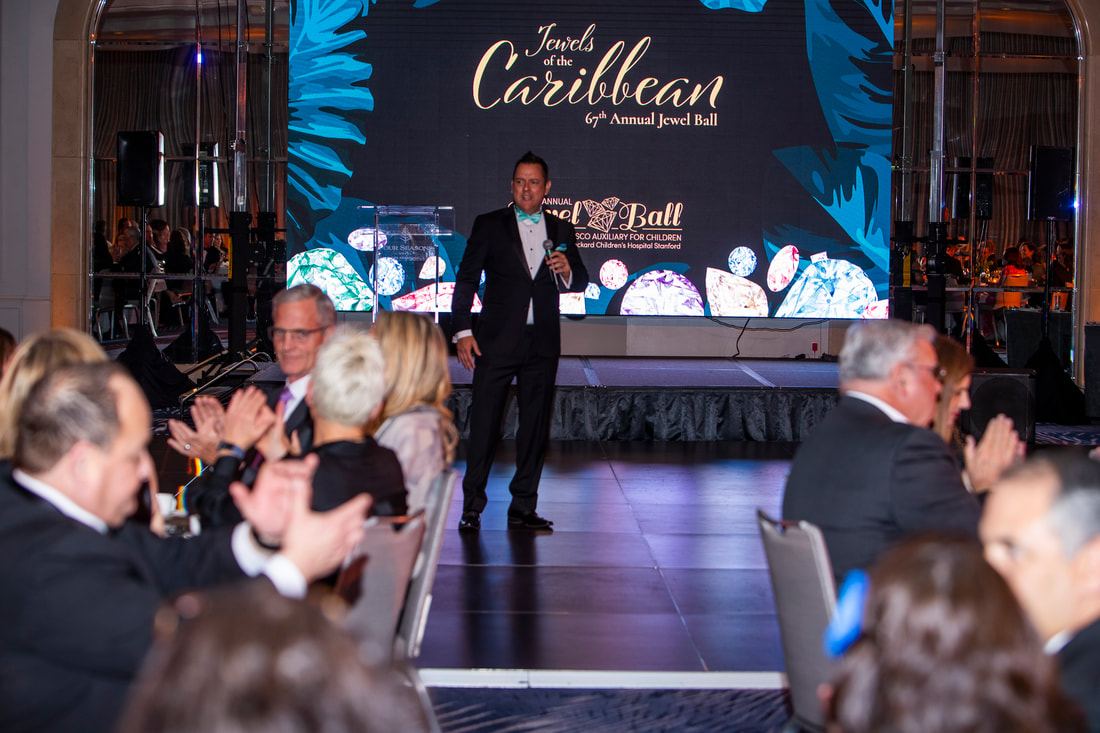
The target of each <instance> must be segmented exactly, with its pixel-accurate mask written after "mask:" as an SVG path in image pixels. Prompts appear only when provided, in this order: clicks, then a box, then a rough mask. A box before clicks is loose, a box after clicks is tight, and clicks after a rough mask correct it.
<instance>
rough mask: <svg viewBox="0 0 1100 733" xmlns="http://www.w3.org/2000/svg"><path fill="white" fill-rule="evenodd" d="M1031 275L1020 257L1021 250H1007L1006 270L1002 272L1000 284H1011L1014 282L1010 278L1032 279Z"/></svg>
mask: <svg viewBox="0 0 1100 733" xmlns="http://www.w3.org/2000/svg"><path fill="white" fill-rule="evenodd" d="M1030 275H1031V273H1030V272H1029V271H1028V270H1027V269H1026V268H1025V267H1024V263H1023V260H1022V259H1021V257H1020V250H1019V249H1017V248H1016V247H1009V248H1008V249H1006V250H1005V264H1004V269H1002V270H1001V280H1000V284H1001V285H1005V284H1009V283H1011V282H1012V281H1010V280H1009V278H1010V277H1020V278H1022V277H1030Z"/></svg>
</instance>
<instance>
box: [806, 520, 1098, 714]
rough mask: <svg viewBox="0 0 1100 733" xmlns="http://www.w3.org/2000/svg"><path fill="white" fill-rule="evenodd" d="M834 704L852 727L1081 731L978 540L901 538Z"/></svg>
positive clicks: (875, 585) (881, 574)
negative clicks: (906, 539)
mask: <svg viewBox="0 0 1100 733" xmlns="http://www.w3.org/2000/svg"><path fill="white" fill-rule="evenodd" d="M870 578H871V590H870V594H869V596H868V598H867V603H866V607H865V609H864V617H863V627H862V632H861V635H860V637H859V638H858V639H857V640H856V641H855V643H853V644H852V646H851V648H850V649H849V650H848V652H847V654H846V655H845V656H844V658H843V659H841V661H840V663H839V665H838V668H837V671H836V674H835V676H834V679H833V694H832V698H831V700H830V701H829V704H828V705H827V717H828V719H829V721H830V722H831V723H833V724H835V725H837V726H838V727H839V729H840V730H842V731H844V733H864V732H867V733H870V732H871V731H893V732H895V733H910V732H911V733H917V732H918V731H920V732H922V733H923V732H924V731H937V732H938V733H961V732H963V731H965V732H967V733H970V732H977V731H990V732H992V731H1020V732H1021V733H1022V732H1023V731H1027V732H1028V733H1040V732H1045V731H1050V732H1051V733H1054V731H1067V730H1068V731H1074V730H1083V724H1082V721H1081V719H1080V717H1079V716H1077V715H1076V710H1075V709H1074V708H1073V706H1072V704H1071V703H1069V702H1067V701H1066V699H1065V698H1063V697H1062V696H1061V693H1060V692H1059V691H1058V685H1057V677H1056V672H1055V668H1054V664H1053V662H1052V661H1051V659H1050V657H1049V656H1047V655H1046V654H1045V653H1044V651H1043V646H1042V644H1041V642H1040V641H1039V638H1038V636H1037V634H1036V633H1035V631H1034V630H1033V629H1032V627H1031V625H1030V624H1029V623H1028V621H1027V619H1026V617H1025V616H1024V613H1023V611H1022V610H1021V609H1020V606H1019V604H1018V603H1017V602H1016V599H1015V597H1014V596H1013V595H1012V591H1011V590H1010V589H1009V587H1008V586H1007V585H1006V584H1005V582H1004V580H1003V579H1002V578H1001V576H1000V575H998V574H997V572H996V571H995V570H994V569H993V568H992V567H990V566H989V565H988V564H987V563H986V562H985V560H984V559H983V557H982V552H981V548H980V546H979V545H978V544H977V543H976V542H974V540H973V539H971V538H962V537H949V536H927V537H923V538H918V539H914V540H910V541H906V542H904V543H902V544H900V545H898V546H897V547H896V548H895V549H893V550H891V551H890V552H888V553H887V554H886V555H885V556H883V558H882V559H881V560H880V561H879V563H878V564H877V565H876V566H875V567H874V569H872V570H871V573H870Z"/></svg>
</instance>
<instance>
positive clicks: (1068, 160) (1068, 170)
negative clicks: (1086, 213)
mask: <svg viewBox="0 0 1100 733" xmlns="http://www.w3.org/2000/svg"><path fill="white" fill-rule="evenodd" d="M1075 199H1076V196H1075V192H1074V186H1073V149H1072V148H1053V147H1049V146H1046V145H1032V146H1031V164H1030V166H1029V169H1028V177H1027V218H1028V219H1033V220H1036V219H1038V220H1046V219H1053V220H1055V221H1070V220H1071V219H1073V212H1074V200H1075Z"/></svg>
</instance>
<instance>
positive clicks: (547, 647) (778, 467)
mask: <svg viewBox="0 0 1100 733" xmlns="http://www.w3.org/2000/svg"><path fill="white" fill-rule="evenodd" d="M794 448H795V446H794V445H793V444H775V443H768V444H763V443H700V442H695V443H616V442H605V443H600V442H580V441H573V442H555V443H553V444H552V446H551V452H550V455H549V458H548V460H547V464H546V468H545V471H544V473H543V479H542V483H541V486H540V492H539V493H540V501H539V512H540V513H542V514H544V515H545V516H547V517H548V518H550V519H552V520H553V521H554V523H555V524H554V527H555V530H556V531H555V532H554V533H553V534H549V535H541V534H529V533H519V532H509V531H507V530H506V529H505V521H506V516H505V515H506V511H507V507H508V481H509V479H510V478H511V473H512V468H513V464H512V461H513V460H514V458H513V453H512V446H511V444H505V446H503V448H502V451H501V455H500V456H499V457H498V460H497V463H496V465H495V466H494V469H493V473H492V475H491V477H490V483H489V498H490V502H489V505H488V507H487V508H486V510H485V512H484V514H483V515H482V527H483V528H482V530H481V532H480V533H479V534H476V535H472V536H469V535H461V534H460V533H459V532H458V531H457V529H456V527H457V523H458V518H459V514H460V508H461V496H460V489H459V491H458V492H456V498H455V502H454V505H453V507H452V511H451V516H450V518H449V519H448V529H447V535H446V538H445V541H444V546H443V553H442V557H441V559H440V567H439V572H438V575H437V578H436V585H435V594H434V595H435V598H434V602H433V605H432V609H431V615H430V617H429V620H428V626H427V632H426V635H425V639H424V645H423V650H422V655H421V660H420V662H421V667H422V668H428V669H426V670H425V672H424V677H425V681H426V682H428V684H430V685H431V684H440V685H456V684H470V685H474V686H477V685H479V684H486V685H498V684H499V685H510V684H514V685H519V686H526V685H531V686H544V687H545V686H577V685H583V684H588V685H589V686H592V687H600V686H614V687H630V686H635V687H646V686H649V687H666V686H671V687H681V686H688V687H710V686H723V687H731V686H739V687H754V688H760V687H773V686H776V685H778V684H779V675H778V672H779V671H781V670H782V668H783V664H782V654H781V650H780V644H779V630H778V626H777V624H776V620H775V610H774V606H773V602H772V595H771V588H770V586H769V581H768V577H767V570H766V566H765V561H764V555H763V549H762V547H761V544H760V539H759V535H758V532H757V529H756V524H755V512H756V508H757V507H762V508H764V509H765V510H766V511H768V512H770V513H772V514H776V513H778V510H779V503H780V500H781V496H782V487H783V485H784V483H785V480H786V475H787V470H788V467H789V463H790V458H791V456H792V455H793V453H794ZM456 468H457V469H458V470H459V472H460V473H461V471H462V469H463V468H464V464H463V463H462V461H461V460H460V461H458V462H457V464H456ZM478 670H481V671H478ZM491 670H499V671H498V672H493V671H491ZM566 670H568V671H566ZM606 671H615V672H616V674H615V675H610V676H605V675H601V674H590V673H593V672H595V673H598V672H606ZM631 671H633V672H634V673H639V674H637V675H635V676H634V678H633V680H632V679H629V678H630V674H623V673H629V672H631ZM708 672H709V673H714V672H726V673H738V674H733V675H730V674H719V675H705V677H706V678H709V681H708V680H707V679H704V675H701V674H699V673H708ZM692 673H695V674H692ZM758 673H759V674H758ZM603 677H605V678H606V679H605V681H606V683H607V684H603V683H601V678H603Z"/></svg>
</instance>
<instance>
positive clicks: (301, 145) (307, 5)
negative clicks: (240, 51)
mask: <svg viewBox="0 0 1100 733" xmlns="http://www.w3.org/2000/svg"><path fill="white" fill-rule="evenodd" d="M372 1H373V0H354V1H351V2H349V1H347V0H344V1H341V2H334V1H333V0H327V1H326V0H297V2H294V3H292V4H291V21H290V70H291V74H290V81H289V86H290V89H289V92H290V96H289V98H290V105H289V106H290V121H289V128H290V139H289V144H288V146H287V155H288V158H289V160H288V162H287V183H288V185H289V186H290V187H291V188H292V189H294V190H295V191H296V192H297V195H295V196H289V197H287V198H288V200H287V209H288V212H287V213H288V216H289V218H290V225H291V227H293V228H296V229H297V237H296V239H298V241H301V242H305V241H308V240H309V239H311V238H312V236H313V231H314V228H315V227H316V224H317V221H318V220H320V219H322V218H324V217H325V216H328V214H330V213H331V212H332V211H334V210H335V209H336V207H337V206H339V205H340V199H341V196H342V194H343V187H344V185H345V184H346V183H347V181H348V179H349V178H351V174H352V170H351V168H350V167H349V164H348V158H349V156H348V150H349V149H350V148H351V147H352V146H353V145H362V144H363V143H365V142H366V136H365V135H364V134H363V130H362V128H361V122H360V121H361V120H362V116H363V114H364V113H366V112H370V111H372V110H373V109H374V97H373V96H372V95H371V92H370V89H369V88H367V87H366V85H365V83H366V81H367V80H368V79H369V78H370V76H371V72H372V68H371V65H370V64H368V63H366V62H364V61H360V60H359V59H358V58H356V56H355V55H354V54H353V53H349V52H347V51H346V50H345V49H347V48H348V47H349V46H351V45H352V44H354V43H356V42H358V41H361V40H362V39H364V38H366V33H365V32H363V31H361V30H352V31H344V28H346V27H347V25H348V24H349V23H351V22H353V21H355V20H356V19H358V18H363V17H366V15H367V11H368V9H369V8H370V5H371V3H372Z"/></svg>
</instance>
